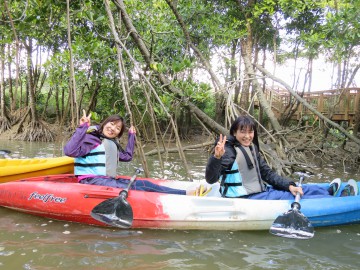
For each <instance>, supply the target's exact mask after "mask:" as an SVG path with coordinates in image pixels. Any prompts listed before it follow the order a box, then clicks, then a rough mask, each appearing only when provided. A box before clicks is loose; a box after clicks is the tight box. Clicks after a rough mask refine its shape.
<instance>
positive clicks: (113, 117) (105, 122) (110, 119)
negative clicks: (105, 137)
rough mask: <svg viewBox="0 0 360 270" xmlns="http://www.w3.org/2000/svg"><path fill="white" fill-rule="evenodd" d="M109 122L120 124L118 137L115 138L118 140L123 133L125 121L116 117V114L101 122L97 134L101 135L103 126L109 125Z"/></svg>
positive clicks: (118, 116)
mask: <svg viewBox="0 0 360 270" xmlns="http://www.w3.org/2000/svg"><path fill="white" fill-rule="evenodd" d="M109 122H114V123H117V122H121V124H122V125H121V130H120V133H119V135H118V136H117V138H120V137H121V136H122V135H123V133H124V131H125V121H124V118H122V117H121V116H120V115H117V114H114V115H110V116H108V117H107V118H106V119H105V120H104V121H102V122H101V124H100V125H99V132H100V133H101V134H102V133H103V129H104V126H105V125H106V124H107V123H109Z"/></svg>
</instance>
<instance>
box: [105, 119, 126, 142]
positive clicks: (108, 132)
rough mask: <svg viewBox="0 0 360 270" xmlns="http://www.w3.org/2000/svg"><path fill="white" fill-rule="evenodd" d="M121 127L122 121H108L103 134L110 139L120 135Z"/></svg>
mask: <svg viewBox="0 0 360 270" xmlns="http://www.w3.org/2000/svg"><path fill="white" fill-rule="evenodd" d="M121 128H122V122H121V121H117V122H108V123H106V124H105V125H104V128H103V134H104V135H105V136H106V137H108V138H110V139H114V138H116V137H117V136H118V135H119V133H120V131H121Z"/></svg>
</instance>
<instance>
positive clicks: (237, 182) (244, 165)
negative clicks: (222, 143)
mask: <svg viewBox="0 0 360 270" xmlns="http://www.w3.org/2000/svg"><path fill="white" fill-rule="evenodd" d="M234 148H235V150H236V158H235V160H234V163H233V164H232V166H231V169H230V170H224V171H223V172H222V173H221V175H220V193H221V195H222V197H227V198H239V197H243V196H246V195H250V194H254V193H258V192H262V191H264V184H263V182H262V180H261V176H260V169H259V166H258V162H257V159H256V155H255V151H254V147H253V146H251V147H249V148H246V149H245V147H243V146H234ZM248 152H249V153H250V156H251V158H250V156H249V154H248ZM253 163H254V164H253Z"/></svg>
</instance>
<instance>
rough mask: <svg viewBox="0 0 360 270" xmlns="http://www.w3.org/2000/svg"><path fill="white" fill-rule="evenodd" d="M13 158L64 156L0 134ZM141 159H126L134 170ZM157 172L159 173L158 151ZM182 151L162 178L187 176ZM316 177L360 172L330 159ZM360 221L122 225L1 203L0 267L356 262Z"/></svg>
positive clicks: (196, 171) (340, 265) (192, 159)
mask: <svg viewBox="0 0 360 270" xmlns="http://www.w3.org/2000/svg"><path fill="white" fill-rule="evenodd" d="M0 149H8V150H11V151H12V156H13V157H14V158H32V157H53V156H61V155H62V150H61V149H62V145H61V144H48V143H27V142H17V141H3V140H0ZM187 158H188V159H189V168H190V169H191V174H192V176H193V179H194V180H202V179H203V175H204V167H205V164H206V160H207V154H206V153H199V152H187ZM139 165H140V163H138V161H136V160H135V161H132V162H130V163H127V164H122V167H121V170H122V172H123V173H124V174H132V173H133V172H134V168H135V167H138V166H139ZM149 167H150V169H151V171H152V173H153V175H151V176H152V177H162V174H161V172H160V171H159V167H160V166H159V164H158V162H157V156H154V157H150V158H149ZM182 167H183V166H182V165H181V163H180V160H179V158H178V157H177V156H176V155H171V156H169V157H168V158H167V159H166V161H165V169H166V170H165V175H164V177H165V178H168V179H184V178H185V177H184V172H183V169H182ZM318 171H319V173H318V175H316V176H314V177H311V178H310V181H311V182H317V181H319V180H321V181H329V180H330V179H332V178H335V177H343V178H345V179H346V178H355V179H360V177H359V174H358V173H356V172H345V173H344V169H343V168H342V167H341V168H338V167H335V166H333V167H332V166H327V167H326V168H323V169H319V170H318ZM359 267H360V225H351V226H338V227H329V228H317V229H316V233H315V237H314V238H312V239H310V240H294V239H286V238H281V237H276V236H273V235H271V234H269V233H268V232H267V231H260V232H259V231H255V232H229V231H174V230H166V231H161V230H141V231H140V230H120V229H109V228H100V227H93V226H88V225H82V224H74V223H67V222H61V221H53V220H48V219H44V218H39V217H34V216H30V215H27V214H22V213H19V212H15V211H11V210H8V209H3V208H0V269H39V270H43V269H136V270H138V269H210V270H211V269H357V268H359Z"/></svg>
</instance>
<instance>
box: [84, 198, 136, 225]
mask: <svg viewBox="0 0 360 270" xmlns="http://www.w3.org/2000/svg"><path fill="white" fill-rule="evenodd" d="M91 216H92V217H93V218H94V219H96V220H98V221H101V222H103V223H106V224H107V225H110V226H113V227H118V228H122V229H127V228H130V227H131V225H132V222H133V219H134V214H133V211H132V207H131V205H130V204H129V203H128V202H127V200H126V194H125V193H124V194H120V195H119V196H118V197H116V198H112V199H108V200H106V201H103V202H102V203H100V204H98V205H97V206H95V207H94V209H93V210H92V211H91Z"/></svg>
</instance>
